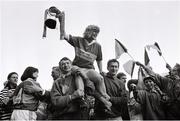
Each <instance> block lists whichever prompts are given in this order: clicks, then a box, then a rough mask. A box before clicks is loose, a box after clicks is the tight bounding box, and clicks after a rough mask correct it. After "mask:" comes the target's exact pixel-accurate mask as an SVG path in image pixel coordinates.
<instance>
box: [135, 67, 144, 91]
mask: <svg viewBox="0 0 180 121" xmlns="http://www.w3.org/2000/svg"><path fill="white" fill-rule="evenodd" d="M144 77H146V73H145V71H144V70H143V69H142V67H139V70H138V84H137V89H145V85H144V82H143V79H144Z"/></svg>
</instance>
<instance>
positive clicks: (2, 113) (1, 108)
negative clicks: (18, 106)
mask: <svg viewBox="0 0 180 121" xmlns="http://www.w3.org/2000/svg"><path fill="white" fill-rule="evenodd" d="M10 90H11V91H13V92H14V90H15V89H10ZM8 91H9V89H8V88H4V89H3V90H2V91H1V92H0V120H9V119H10V118H11V114H12V111H13V105H12V100H9V101H8V102H7V103H6V102H3V100H4V99H5V98H8Z"/></svg>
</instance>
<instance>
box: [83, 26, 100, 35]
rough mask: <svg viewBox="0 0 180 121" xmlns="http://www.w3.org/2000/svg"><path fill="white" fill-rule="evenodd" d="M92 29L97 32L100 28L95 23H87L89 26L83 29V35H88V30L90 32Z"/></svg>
mask: <svg viewBox="0 0 180 121" xmlns="http://www.w3.org/2000/svg"><path fill="white" fill-rule="evenodd" d="M92 31H94V32H97V33H99V32H100V28H99V27H98V26H96V25H89V26H87V27H86V29H85V31H84V34H83V35H84V37H85V36H87V35H89V34H90V32H92Z"/></svg>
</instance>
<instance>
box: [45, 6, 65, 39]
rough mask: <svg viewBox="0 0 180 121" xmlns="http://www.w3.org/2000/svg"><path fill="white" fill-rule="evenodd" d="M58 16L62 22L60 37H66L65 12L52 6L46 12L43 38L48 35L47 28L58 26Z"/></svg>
mask: <svg viewBox="0 0 180 121" xmlns="http://www.w3.org/2000/svg"><path fill="white" fill-rule="evenodd" d="M56 18H58V20H59V23H60V39H61V40H62V39H64V34H65V13H64V12H63V11H60V10H59V9H57V8H56V7H54V6H52V7H50V8H49V9H46V10H45V14H44V31H43V38H44V37H46V29H47V27H48V28H49V29H55V28H56V24H57V21H56Z"/></svg>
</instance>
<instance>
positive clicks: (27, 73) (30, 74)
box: [21, 66, 39, 81]
mask: <svg viewBox="0 0 180 121" xmlns="http://www.w3.org/2000/svg"><path fill="white" fill-rule="evenodd" d="M34 72H39V71H38V69H37V68H34V67H31V66H29V67H27V68H26V69H25V70H24V72H23V74H22V76H21V80H22V81H25V80H26V79H28V78H32V79H35V78H34V77H33V73H34Z"/></svg>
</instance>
